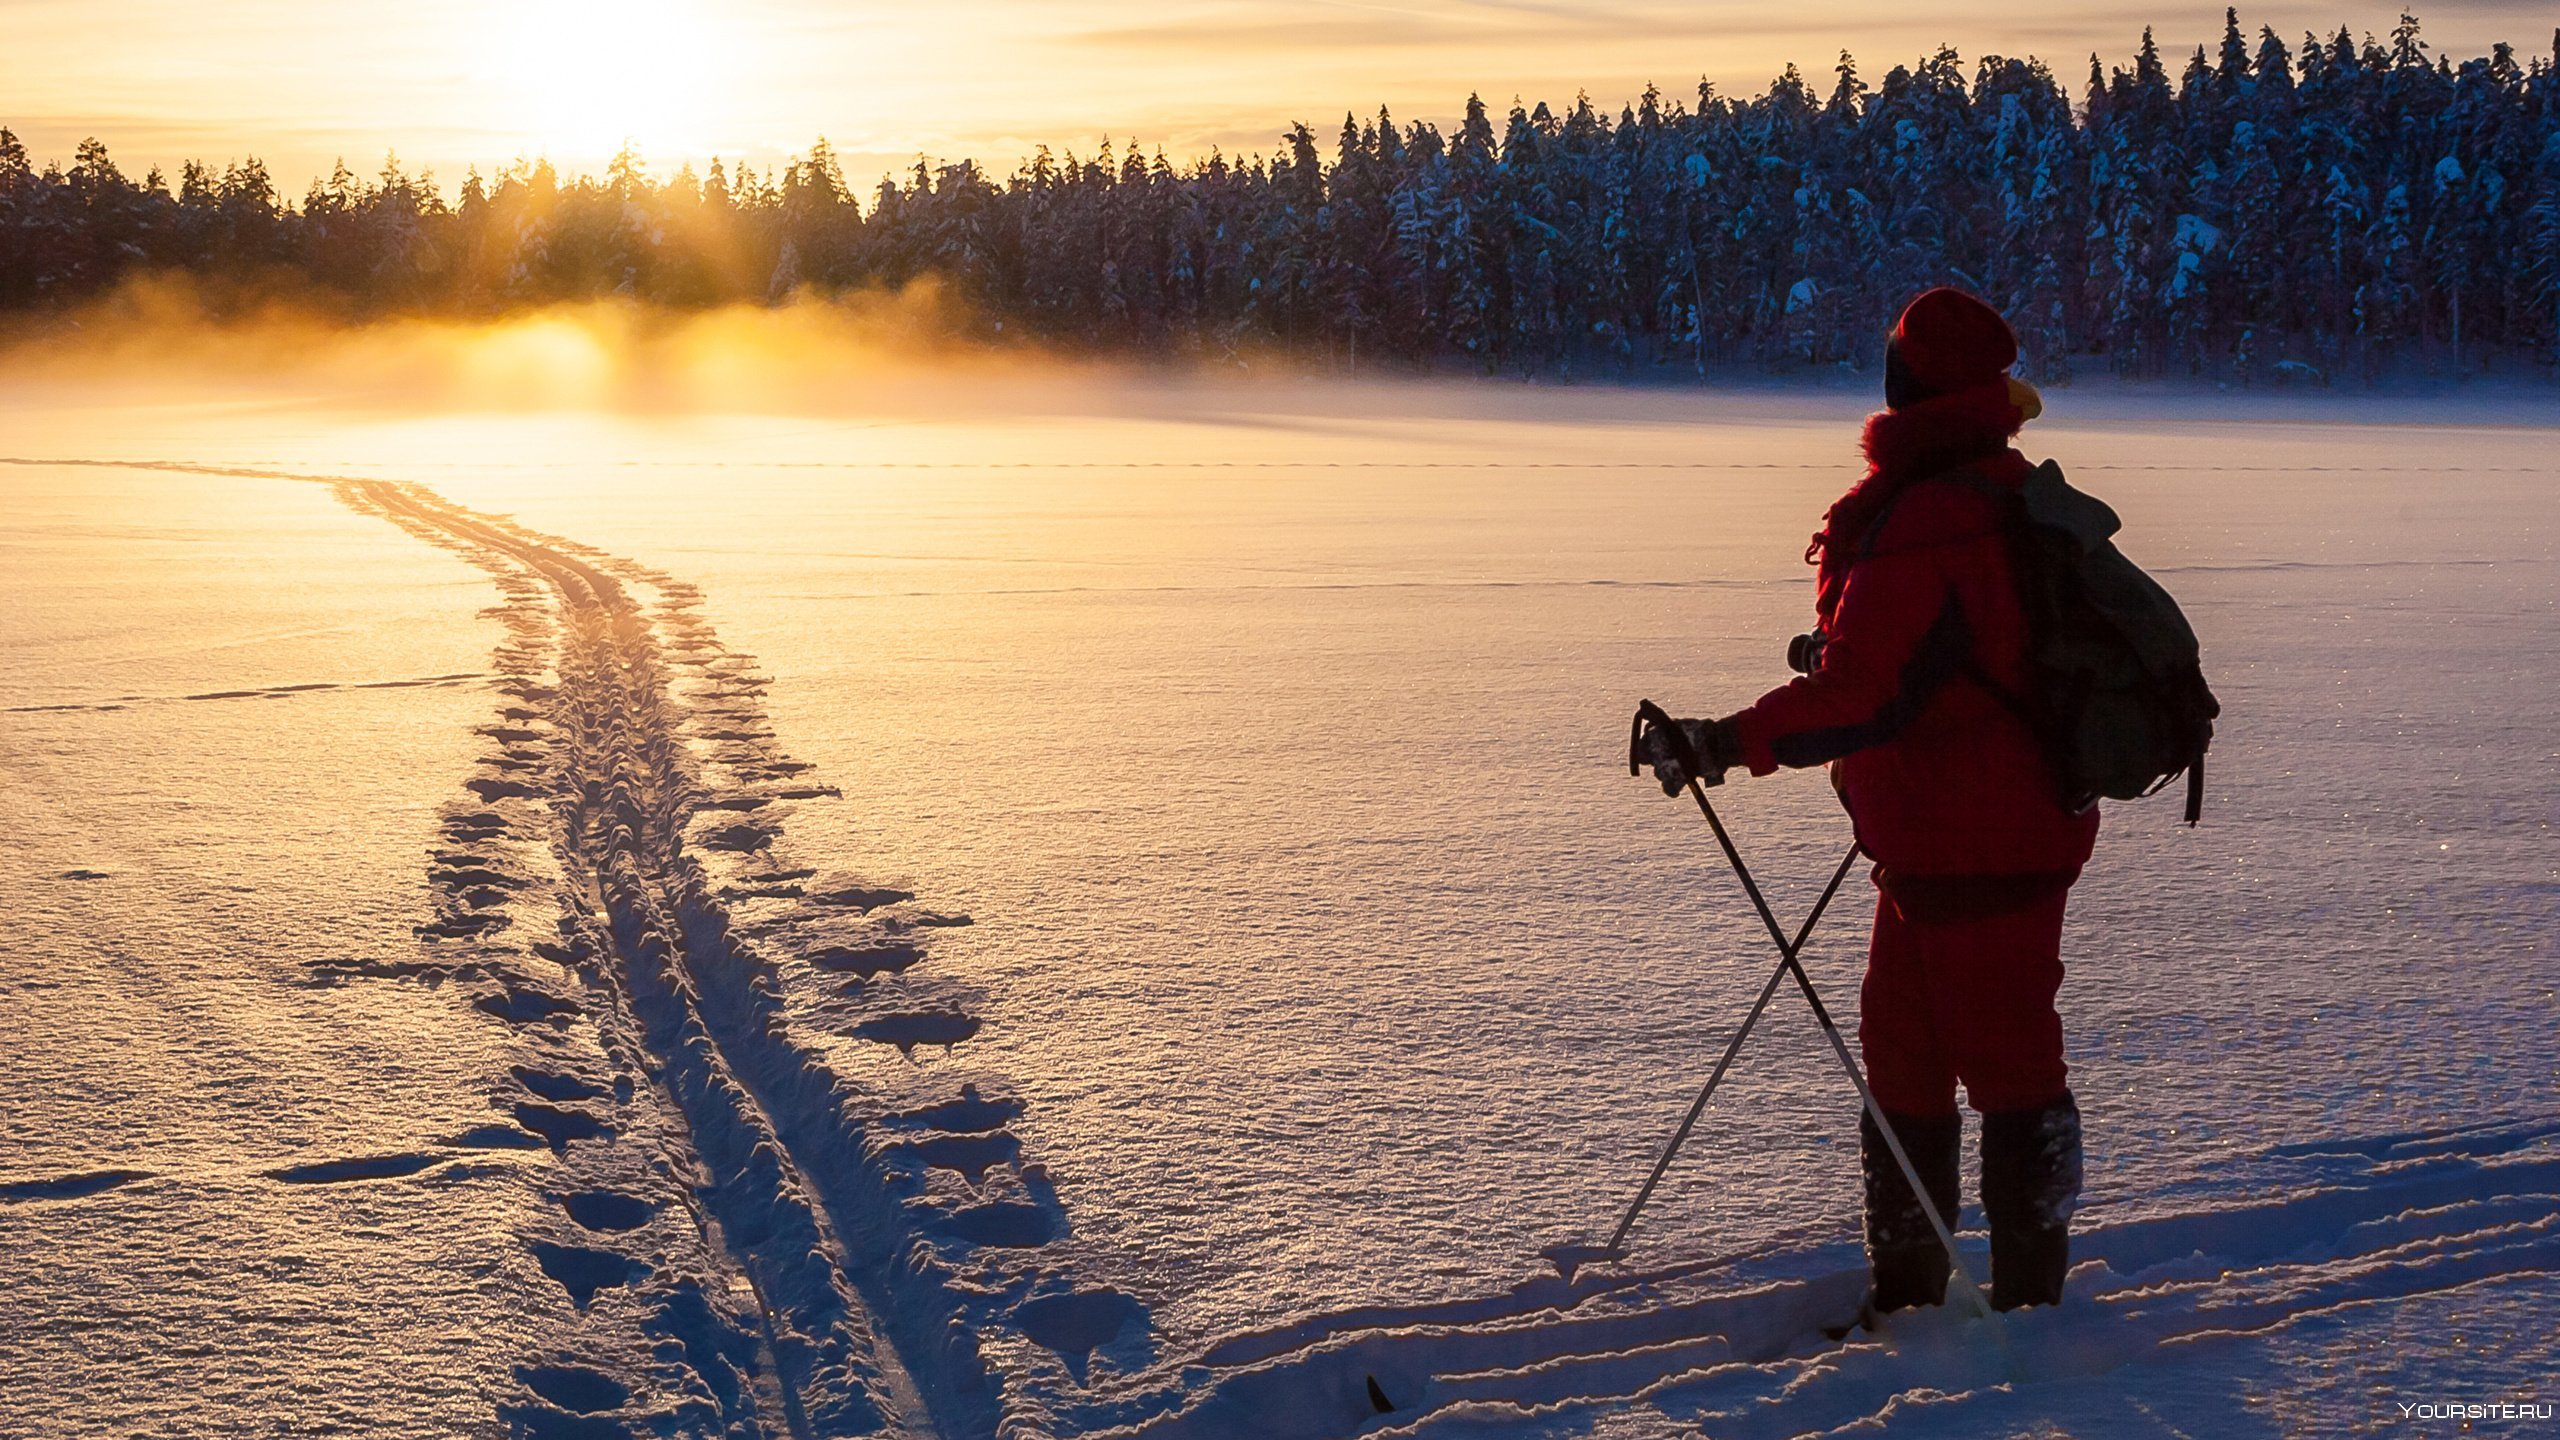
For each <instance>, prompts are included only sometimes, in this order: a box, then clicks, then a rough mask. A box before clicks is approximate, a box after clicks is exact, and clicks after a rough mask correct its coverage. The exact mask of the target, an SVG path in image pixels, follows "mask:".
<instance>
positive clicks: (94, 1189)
mask: <svg viewBox="0 0 2560 1440" xmlns="http://www.w3.org/2000/svg"><path fill="white" fill-rule="evenodd" d="M150 1178H151V1172H150V1171H148V1170H90V1171H86V1172H84V1173H81V1174H78V1175H53V1176H48V1177H47V1178H45V1179H42V1180H11V1181H8V1182H6V1183H0V1205H16V1204H20V1203H22V1202H24V1201H28V1200H78V1199H80V1198H82V1197H84V1196H89V1195H98V1194H103V1193H105V1192H106V1191H109V1190H113V1189H116V1188H117V1187H119V1186H124V1185H130V1184H132V1183H133V1182H134V1181H136V1180H148V1179H150Z"/></svg>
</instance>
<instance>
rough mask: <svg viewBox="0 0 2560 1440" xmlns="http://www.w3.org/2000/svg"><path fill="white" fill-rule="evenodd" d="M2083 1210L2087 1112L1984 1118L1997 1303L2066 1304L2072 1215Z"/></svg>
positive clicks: (2067, 1107) (2061, 1108) (2040, 1111)
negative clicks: (2084, 1116) (2082, 1118)
mask: <svg viewBox="0 0 2560 1440" xmlns="http://www.w3.org/2000/svg"><path fill="white" fill-rule="evenodd" d="M2079 1203H2080V1107H2079V1106H2078V1105H2076V1104H2074V1103H2073V1102H2072V1099H2071V1096H2070V1094H2069V1093H2068V1092H2066V1093H2065V1094H2064V1095H2063V1097H2062V1098H2061V1099H2059V1100H2056V1101H2054V1102H2053V1103H2052V1104H2050V1105H2040V1106H2037V1107H2036V1108H2035V1109H2032V1110H2002V1111H1997V1112H1995V1113H1992V1114H1988V1115H1985V1116H1983V1117H1982V1213H1983V1216H1984V1218H1986V1219H1988V1220H1989V1221H1990V1222H1991V1303H1992V1305H1993V1306H1994V1307H1995V1308H1997V1309H2001V1310H2015V1309H2017V1308H2018V1307H2019V1306H2021V1305H2059V1304H2061V1303H2062V1279H2063V1276H2064V1274H2065V1273H2067V1272H2068V1271H2069V1270H2070V1268H2071V1212H2072V1211H2073V1210H2074V1209H2076V1208H2078V1206H2079Z"/></svg>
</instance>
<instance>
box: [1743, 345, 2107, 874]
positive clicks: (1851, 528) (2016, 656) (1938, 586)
mask: <svg viewBox="0 0 2560 1440" xmlns="http://www.w3.org/2000/svg"><path fill="white" fill-rule="evenodd" d="M2023 423H2024V415H2023V414H2022V412H2021V411H2020V410H2019V408H2018V407H2017V406H2016V404H2014V403H2013V402H2012V401H2011V399H2010V398H2009V395H2008V392H2007V390H2006V388H2005V387H2000V388H1996V389H1992V390H1977V391H1969V392H1965V393H1963V394H1958V395H1953V396H1947V397H1943V398H1941V399H1937V400H1931V401H1927V402H1924V403H1922V404H1919V405H1914V406H1909V407H1906V408H1905V409H1903V410H1900V411H1889V412H1886V413H1884V414H1880V415H1877V416H1875V417H1874V418H1873V419H1871V420H1870V421H1869V422H1868V426H1867V434H1866V448H1867V453H1868V456H1869V459H1870V460H1871V461H1872V462H1873V468H1872V469H1871V471H1870V472H1869V474H1868V477H1867V479H1865V480H1864V481H1861V482H1860V483H1859V485H1858V486H1857V487H1856V488H1854V489H1852V490H1851V491H1850V492H1849V494H1848V495H1846V496H1843V497H1842V499H1841V502H1840V504H1838V505H1836V506H1834V507H1833V508H1832V511H1831V514H1830V515H1829V516H1828V517H1827V522H1828V523H1827V526H1826V529H1825V531H1824V533H1823V534H1822V535H1820V536H1817V537H1816V539H1815V550H1814V551H1813V552H1809V553H1818V554H1819V555H1820V556H1821V561H1820V563H1821V565H1822V580H1821V584H1820V587H1819V591H1818V594H1817V598H1816V602H1815V611H1816V614H1817V616H1818V617H1819V619H1820V622H1821V627H1822V631H1823V634H1824V635H1825V637H1826V639H1827V641H1828V643H1827V644H1826V646H1825V647H1824V649H1823V652H1822V661H1821V665H1820V668H1818V669H1817V670H1815V672H1814V673H1813V674H1811V675H1805V676H1800V677H1798V678H1797V679H1794V680H1791V681H1789V682H1788V683H1787V684H1785V685H1783V686H1780V687H1779V688H1778V689H1775V690H1772V691H1770V692H1769V693H1768V694H1766V695H1764V696H1762V697H1760V699H1759V701H1758V702H1757V703H1755V704H1753V705H1752V706H1751V708H1750V709H1748V710H1745V711H1743V712H1741V713H1740V714H1739V715H1736V716H1734V717H1732V719H1733V723H1734V725H1735V728H1736V731H1737V732H1738V734H1739V737H1740V739H1741V741H1742V748H1743V756H1744V759H1745V762H1746V763H1747V764H1749V765H1750V767H1751V773H1753V774H1754V775H1766V774H1768V773H1769V772H1771V771H1772V770H1775V769H1777V768H1778V767H1779V766H1781V765H1786V766H1810V765H1821V764H1825V763H1828V762H1831V761H1835V760H1836V761H1838V762H1839V769H1838V771H1837V772H1836V778H1837V780H1838V781H1839V785H1840V791H1841V796H1842V799H1843V800H1844V801H1845V802H1846V803H1847V805H1848V807H1849V815H1850V819H1851V821H1852V823H1854V824H1855V826H1856V828H1857V832H1858V839H1859V841H1860V843H1861V844H1862V845H1864V847H1865V848H1866V851H1867V853H1868V854H1869V855H1870V856H1872V857H1874V859H1875V860H1876V862H1877V863H1878V864H1879V865H1881V866H1883V867H1884V869H1885V871H1886V872H1887V874H1888V876H1889V875H1891V874H1893V873H1896V872H1899V873H1902V874H1906V875H1912V876H1927V875H2021V874H2027V873H2043V874H2056V873H2058V872H2059V873H2065V874H2067V873H2076V872H2077V871H2078V870H2079V869H2080V867H2081V865H2083V864H2084V863H2086V862H2087V860H2088V858H2089V852H2090V850H2091V848H2092V846H2093V845H2094V844H2095V842H2096V839H2097V834H2098V814H2097V811H2096V810H2095V809H2094V808H2092V809H2090V810H2088V811H2085V812H2083V813H2081V814H2077V815H2074V814H2071V813H2069V812H2067V811H2065V810H2064V809H2063V808H2062V804H2061V801H2060V799H2059V797H2058V796H2057V794H2056V787H2055V784H2054V781H2053V778H2052V774H2051V771H2050V769H2049V767H2048V766H2047V764H2046V761H2045V758H2044V755H2043V752H2042V750H2041V749H2040V748H2039V747H2038V745H2037V744H2036V741H2035V737H2034V736H2033V734H2032V733H2030V732H2029V730H2028V729H2027V727H2026V725H2025V724H2024V723H2023V722H2022V721H2020V720H2019V719H2018V717H2017V716H2016V715H2014V714H2013V713H2011V711H2010V710H2009V709H2008V707H2007V706H2006V705H2004V704H2003V703H2002V701H2001V700H2000V699H1999V698H1998V697H1997V696H1995V695H1994V694H1993V693H1992V691H1991V690H1989V689H1988V688H1986V687H1985V686H1984V685H1983V683H1982V682H1981V679H1980V678H1978V677H1982V676H1987V677H1988V678H1989V680H1990V681H1991V682H1992V683H1993V684H1996V685H1999V686H2001V687H2003V688H2004V689H2008V690H2011V691H2016V690H2018V689H2021V688H2023V685H2024V682H2025V678H2026V677H2025V661H2026V645H2027V626H2026V617H2025V615H2024V613H2023V612H2022V610H2021V609H2020V607H2019V604H2018V598H2017V592H2016V589H2015V588H2014V586H2013V584H2012V582H2011V579H2010V574H2009V558H2008V552H2007V547H2006V544H2005V542H2004V540H2003V538H2002V527H2001V517H2000V515H1999V513H1998V509H1997V507H1996V506H1995V505H1994V503H1993V502H1992V500H1991V499H1990V497H1988V496H1985V495H1983V494H1981V493H1979V492H1977V491H1975V490H1972V489H1969V488H1966V487H1965V486H1963V485H1960V484H1949V483H1935V482H1933V481H1932V479H1931V478H1930V477H1932V476H1936V475H1941V474H1944V473H1945V472H1946V471H1948V470H1950V469H1955V468H1965V469H1970V470H1972V471H1973V472H1974V473H1976V474H1979V475H1982V476H1984V477H1985V478H1988V479H1990V480H1992V481H1994V482H1996V483H1999V484H2005V485H2016V484H2017V483H2019V482H2020V481H2021V480H2022V479H2023V478H2024V477H2025V475H2026V473H2027V471H2028V470H2029V469H2030V468H2031V467H2030V466H2029V465H2028V463H2027V460H2026V457H2024V456H2022V455H2020V454H2019V453H2018V452H2017V450H2016V449H2014V448H2012V447H2010V446H2009V444H2008V443H2007V442H2008V439H2009V437H2010V436H2012V435H2014V434H2016V433H2017V430H2018V427H2019V426H2020V425H2021V424H2023ZM1888 888H1890V883H1889V881H1888Z"/></svg>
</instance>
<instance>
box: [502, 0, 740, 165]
mask: <svg viewBox="0 0 2560 1440" xmlns="http://www.w3.org/2000/svg"><path fill="white" fill-rule="evenodd" d="M496 48H497V52H498V56H499V71H500V73H499V76H498V78H499V79H500V81H501V83H502V84H503V85H504V87H505V93H506V96H507V100H508V103H509V107H510V110H511V112H512V115H513V117H514V124H515V126H516V127H517V128H518V129H520V131H521V132H522V140H523V144H524V146H525V148H526V149H527V150H529V151H532V152H535V153H549V154H552V155H556V156H588V155H610V154H612V153H613V152H614V151H615V150H617V149H619V148H620V147H621V146H622V145H623V144H624V143H625V142H626V141H627V142H629V143H631V144H633V145H635V146H637V147H638V148H639V150H640V151H641V153H642V154H643V155H647V154H651V153H655V154H659V155H667V154H680V153H686V152H690V151H694V150H697V149H700V148H702V146H703V145H704V143H705V140H706V137H707V134H708V131H709V129H710V127H711V119H712V115H713V113H714V111H715V110H716V109H718V108H719V107H721V106H723V105H725V104H727V103H729V102H730V101H731V100H732V99H733V98H734V97H733V95H732V94H731V91H732V88H733V87H732V83H731V79H730V73H729V71H728V68H727V66H726V65H725V64H724V63H723V62H724V54H725V47H724V46H723V45H722V43H721V41H720V37H719V35H718V33H717V31H716V29H715V27H714V26H713V25H712V24H711V23H710V16H709V15H708V14H707V13H706V11H705V8H704V7H703V6H702V5H700V4H698V3H696V0H527V3H526V4H525V6H524V8H523V9H522V10H521V11H519V12H517V13H516V15H515V17H514V21H513V26H512V31H511V33H510V34H509V35H508V36H507V37H506V39H505V41H504V42H503V43H502V44H501V45H500V46H498V47H496Z"/></svg>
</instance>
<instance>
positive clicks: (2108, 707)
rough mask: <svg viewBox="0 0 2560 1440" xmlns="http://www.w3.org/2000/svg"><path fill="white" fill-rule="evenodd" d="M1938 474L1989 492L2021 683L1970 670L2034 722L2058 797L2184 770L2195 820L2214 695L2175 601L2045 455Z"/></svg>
mask: <svg viewBox="0 0 2560 1440" xmlns="http://www.w3.org/2000/svg"><path fill="white" fill-rule="evenodd" d="M1939 478H1942V479H1946V480H1950V481H1953V482H1955V483H1957V484H1961V485H1964V486H1965V487H1966V488H1968V489H1971V490H1974V491H1976V492H1977V493H1980V494H1983V495H1986V496H1989V497H1990V498H1991V499H1992V501H1993V503H1994V504H1996V505H1998V506H1999V507H2000V509H2001V511H2002V513H2003V515H2004V517H2005V525H2006V529H2007V536H2008V543H2009V568H2010V571H2011V573H2012V574H2013V575H2014V576H2015V577H2016V580H2017V586H2018V601H2019V604H2020V605H2021V607H2023V608H2024V610H2025V612H2026V619H2027V635H2028V641H2027V676H2028V683H2027V692H2026V693H2025V694H2024V695H2017V694H2012V693H2010V692H2008V691H2007V690H2005V689H2004V688H2003V687H2001V686H1999V685H1997V684H1994V683H1992V681H1991V678H1990V677H1989V676H1988V675H1985V674H1983V673H1982V671H1981V669H1980V667H1979V666H1976V667H1974V669H1973V672H1972V676H1971V678H1972V679H1974V680H1975V681H1976V682H1977V683H1979V684H1981V685H1982V686H1983V687H1984V688H1985V689H1987V690H1989V691H1990V692H1991V693H1992V694H1993V695H1995V696H1997V697H1999V699H2000V700H2001V702H2002V703H2003V704H2005V705H2007V706H2008V707H2009V708H2010V710H2011V711H2012V712H2013V713H2015V714H2016V715H2017V716H2018V718H2019V719H2020V720H2022V721H2024V722H2025V723H2026V725H2027V728H2028V729H2029V730H2030V731H2032V732H2033V733H2034V735H2035V737H2036V740H2037V742H2038V743H2039V745H2040V746H2041V747H2042V748H2043V750H2044V753H2045V757H2046V759H2047V760H2048V761H2049V762H2051V764H2052V766H2053V773H2054V778H2055V780H2056V782H2057V783H2058V784H2059V785H2060V787H2061V790H2062V802H2063V805H2064V807H2065V808H2066V809H2069V810H2071V811H2073V812H2075V813H2076V812H2078V811H2081V810H2085V809H2087V808H2088V807H2089V806H2091V805H2093V804H2096V803H2097V802H2098V801H2099V800H2101V799H2108V800H2136V799H2140V798H2141V797H2143V796H2146V795H2151V794H2155V793H2157V792H2158V791H2160V790H2161V789H2162V788H2163V787H2165V786H2166V785H2167V784H2168V783H2169V782H2170V781H2172V780H2174V779H2176V778H2178V776H2179V775H2181V774H2184V775H2185V776H2186V777H2187V813H2186V820H2187V823H2188V824H2189V825H2193V824H2195V823H2196V821H2197V820H2198V818H2200V817H2201V816H2202V814H2203V811H2204V752H2205V750H2206V748H2207V747H2209V746H2210V745H2212V744H2213V722H2214V720H2215V719H2216V717H2218V716H2220V715H2221V713H2222V705H2221V702H2219V701H2217V700H2216V699H2214V696H2213V689H2212V687H2211V686H2209V685H2207V684H2205V679H2204V669H2203V666H2202V663H2201V652H2200V647H2199V646H2198V645H2197V643H2196V632H2195V629H2194V627H2192V626H2190V625H2189V624H2188V623H2187V617H2186V615H2185V614H2184V613H2182V612H2181V611H2180V610H2179V609H2178V602H2177V601H2176V600H2174V599H2171V598H2170V595H2169V592H2168V591H2167V590H2165V589H2163V588H2161V585H2160V582H2159V581H2157V580H2154V579H2152V578H2151V577H2150V576H2149V575H2147V574H2145V573H2143V570H2142V567H2141V566H2139V565H2136V564H2134V563H2133V562H2132V561H2131V560H2128V559H2126V558H2125V557H2124V554H2123V552H2122V551H2119V550H2117V549H2116V547H2115V541H2114V539H2113V538H2112V537H2113V536H2114V535H2115V533H2116V532H2117V531H2118V530H2120V529H2122V528H2123V527H2124V521H2123V520H2122V519H2121V518H2119V517H2118V516H2117V514H2116V512H2115V511H2114V509H2113V508H2111V507H2110V506H2109V505H2108V504H2107V502H2105V501H2104V500H2101V499H2099V498H2097V497H2096V496H2094V495H2091V494H2088V493H2087V492H2085V491H2080V490H2075V489H2073V488H2071V484H2070V482H2069V481H2066V480H2064V479H2063V478H2062V468H2061V467H2060V466H2058V465H2056V464H2054V463H2053V462H2052V461H2050V460H2048V461H2046V462H2044V463H2043V464H2042V465H2039V466H2037V467H2036V468H2035V469H2034V470H2033V471H2031V472H2029V473H2028V475H2027V477H2026V480H2025V482H2024V483H2023V484H2021V485H2020V486H2019V487H2018V488H2017V489H2016V490H2014V491H2012V490H2011V489H2009V488H2008V487H2007V486H2004V485H1999V484H1996V483H1994V482H1993V481H1991V480H1989V479H1986V478H1984V477H1981V476H1978V475H1975V474H1973V473H1972V472H1970V471H1958V472H1956V473H1954V474H1950V475H1946V476H1942V477H1939Z"/></svg>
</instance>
